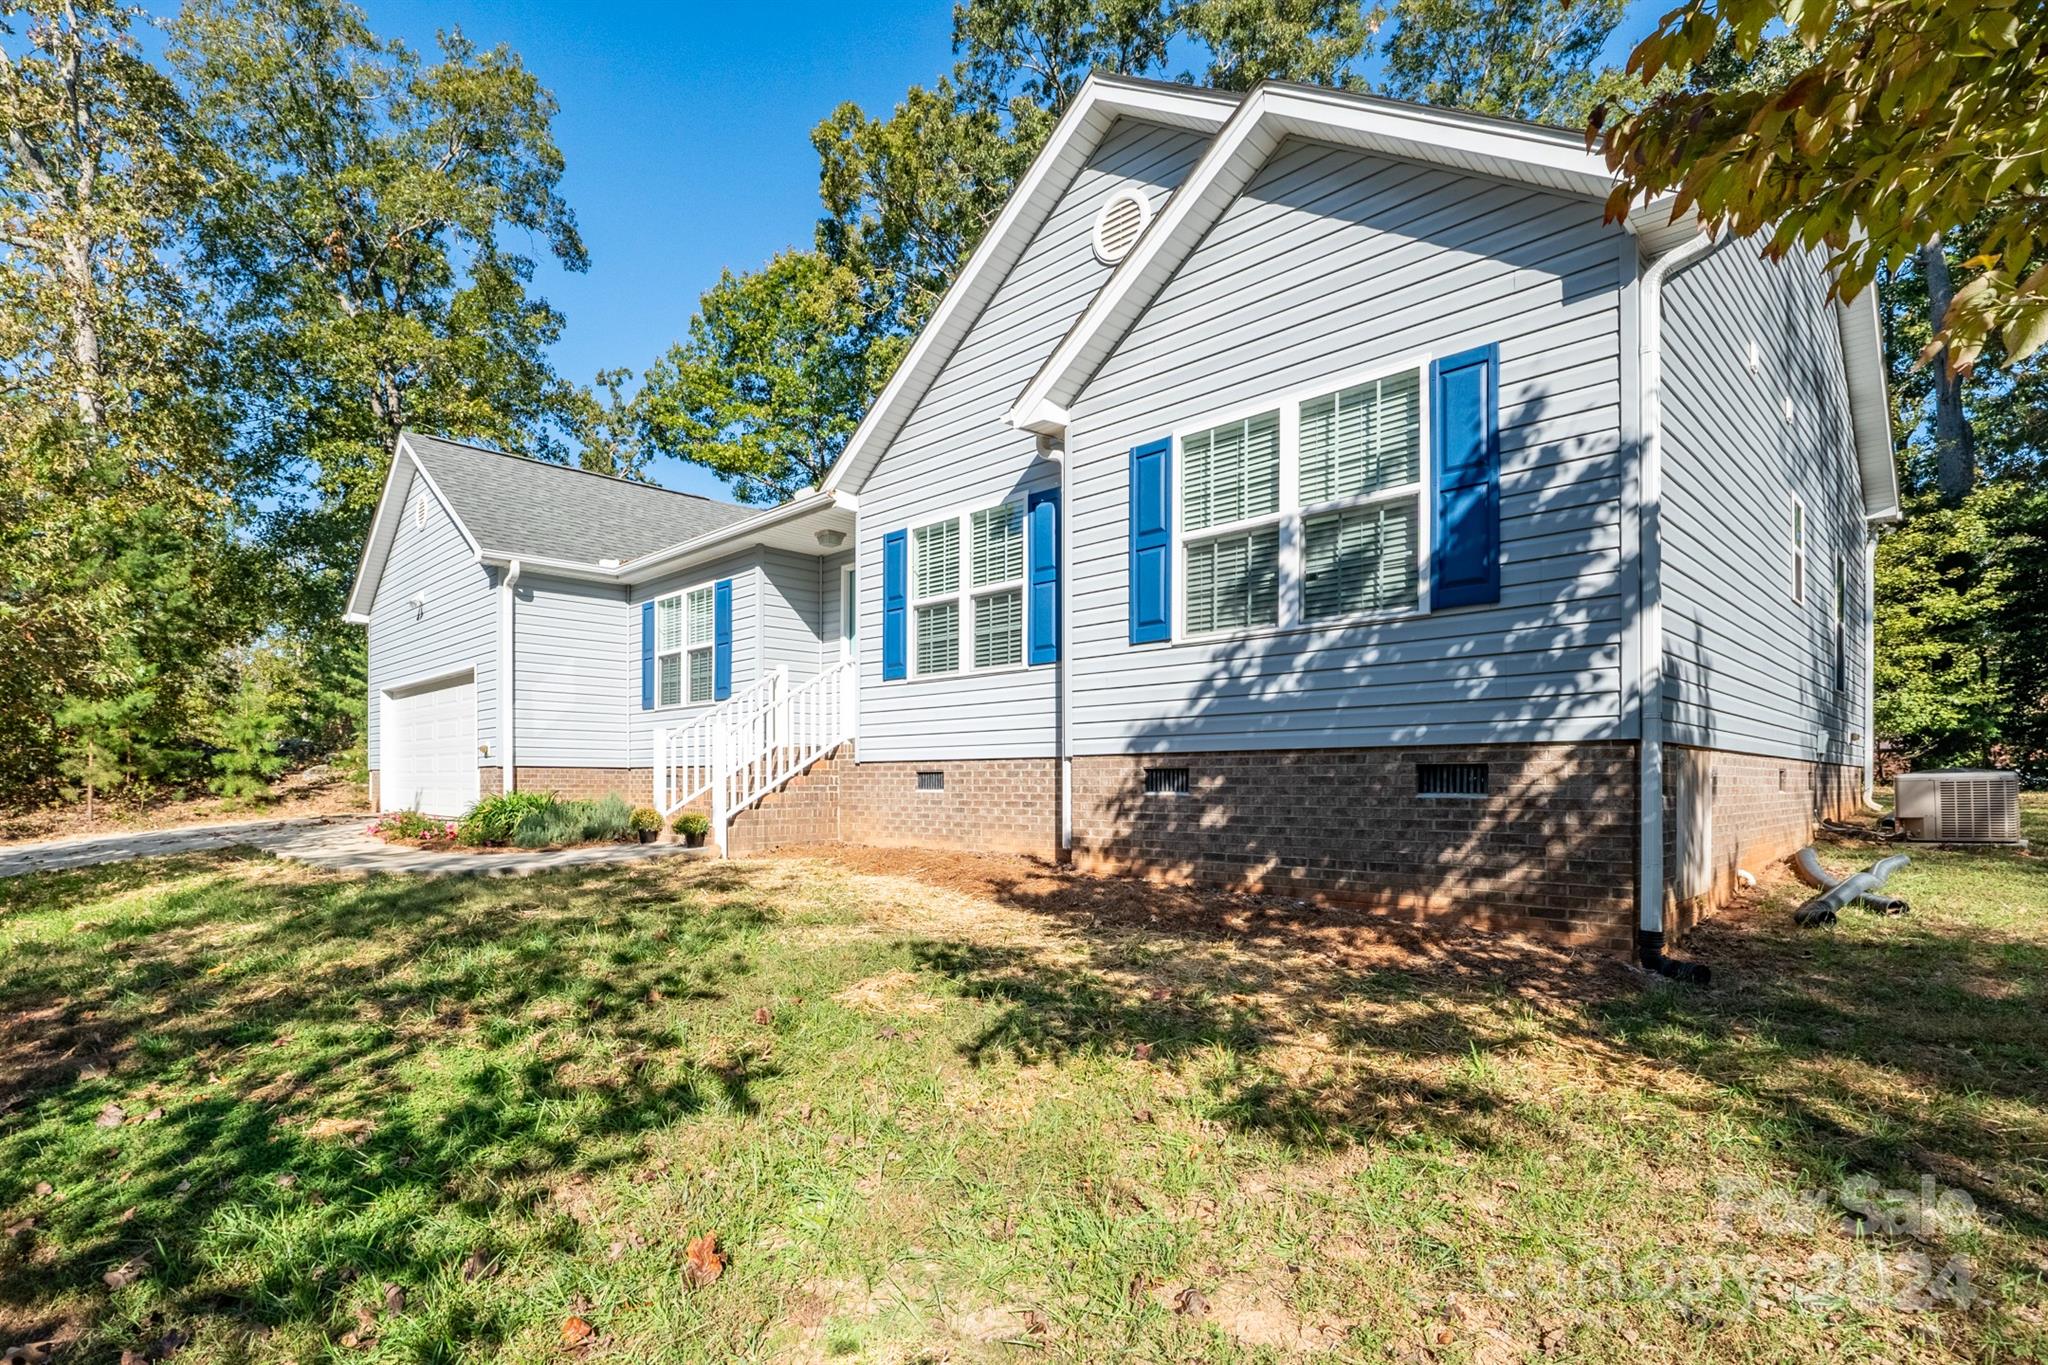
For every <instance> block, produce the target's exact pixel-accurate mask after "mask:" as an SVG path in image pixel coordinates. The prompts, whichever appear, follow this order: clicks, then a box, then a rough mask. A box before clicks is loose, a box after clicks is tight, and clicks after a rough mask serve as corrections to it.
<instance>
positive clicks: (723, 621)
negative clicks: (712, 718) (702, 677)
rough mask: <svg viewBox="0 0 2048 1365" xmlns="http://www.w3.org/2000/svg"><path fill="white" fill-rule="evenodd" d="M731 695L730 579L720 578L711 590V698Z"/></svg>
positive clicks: (717, 699)
mask: <svg viewBox="0 0 2048 1365" xmlns="http://www.w3.org/2000/svg"><path fill="white" fill-rule="evenodd" d="M731 695H732V580H731V579H730V578H721V579H719V580H718V584H717V586H715V587H714V588H712V590H711V699H712V700H713V701H724V700H725V699H726V698H727V697H729V696H731Z"/></svg>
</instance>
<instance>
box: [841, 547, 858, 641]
mask: <svg viewBox="0 0 2048 1365" xmlns="http://www.w3.org/2000/svg"><path fill="white" fill-rule="evenodd" d="M857 569H858V566H857V565H853V564H845V565H841V566H840V569H839V657H840V658H842V659H851V658H853V657H854V656H855V655H857V654H858V653H859V652H860V595H859V593H858V591H857V587H858V584H859V583H860V575H859V573H858V571H857Z"/></svg>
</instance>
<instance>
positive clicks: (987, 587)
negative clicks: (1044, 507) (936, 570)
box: [895, 492, 1032, 682]
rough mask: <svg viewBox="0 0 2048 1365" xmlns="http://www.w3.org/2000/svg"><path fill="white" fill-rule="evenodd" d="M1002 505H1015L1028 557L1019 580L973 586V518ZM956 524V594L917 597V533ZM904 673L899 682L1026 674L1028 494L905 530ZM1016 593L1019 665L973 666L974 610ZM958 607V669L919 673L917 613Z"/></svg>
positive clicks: (1028, 634) (1028, 655)
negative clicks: (990, 600) (994, 598)
mask: <svg viewBox="0 0 2048 1365" xmlns="http://www.w3.org/2000/svg"><path fill="white" fill-rule="evenodd" d="M999 507H1015V508H1016V509H1017V511H1018V517H1019V520H1020V521H1021V522H1022V524H1023V537H1024V555H1023V563H1022V565H1021V567H1020V570H1019V572H1018V575H1017V577H1015V578H1013V579H1005V580H1004V581H1002V582H1000V583H984V584H983V585H982V586H980V587H978V588H977V587H974V586H973V582H974V567H973V566H974V514H975V513H976V512H992V511H994V510H995V509H997V508H999ZM949 521H950V522H952V523H953V524H954V527H955V528H956V538H957V539H958V541H959V549H960V565H959V576H958V580H957V582H956V583H955V590H954V591H952V592H949V593H940V594H939V595H938V596H936V597H919V596H918V595H917V533H918V532H919V531H923V530H928V529H930V528H931V527H934V526H943V525H944V524H945V523H947V522H949ZM903 538H904V547H903V552H904V565H903V569H904V579H905V580H906V581H905V582H904V585H903V586H904V594H903V600H904V610H905V615H906V618H907V619H906V620H905V621H904V628H903V636H904V660H903V662H904V669H903V677H902V678H900V679H896V680H895V681H898V682H934V681H937V680H939V679H941V678H957V677H960V676H962V675H963V674H969V673H971V674H974V675H975V676H977V677H983V678H986V677H991V676H993V675H996V674H1000V673H1022V672H1024V671H1025V670H1026V669H1028V668H1030V667H1031V666H1032V664H1031V592H1030V583H1031V498H1030V494H1029V493H1028V492H1019V493H1017V494H1015V495H1014V496H1011V497H1004V498H998V499H996V500H994V501H993V502H976V503H973V504H971V505H969V506H966V507H962V508H958V509H956V510H954V511H950V512H946V513H943V514H941V515H939V516H935V517H921V518H919V519H918V520H916V521H913V522H911V523H910V524H909V525H908V526H907V527H905V528H904V537H903ZM1013 591H1014V592H1016V593H1017V594H1018V599H1019V607H1020V610H1019V612H1018V626H1019V629H1020V630H1021V631H1022V639H1021V641H1020V646H1019V648H1018V651H1017V662H1016V663H1013V664H996V665H993V666H992V667H988V668H976V667H975V666H974V606H975V603H976V602H977V601H978V600H979V599H981V598H984V597H992V596H994V595H995V594H997V593H1003V592H1013ZM947 602H952V603H955V604H956V605H957V607H958V609H959V617H958V622H959V624H958V626H957V628H956V631H955V635H956V637H957V638H956V639H955V642H954V643H955V645H956V647H957V649H958V651H959V652H958V655H957V657H956V658H955V660H954V663H955V665H956V666H955V667H954V668H952V669H951V670H949V671H948V672H945V673H920V672H918V671H917V660H918V652H917V611H918V608H919V607H935V606H943V605H945V604H946V603H947Z"/></svg>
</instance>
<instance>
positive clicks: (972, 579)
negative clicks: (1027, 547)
mask: <svg viewBox="0 0 2048 1365" xmlns="http://www.w3.org/2000/svg"><path fill="white" fill-rule="evenodd" d="M967 565H968V581H969V584H970V586H971V592H972V595H973V599H974V666H975V667H976V668H1011V667H1014V666H1016V665H1017V664H1021V663H1023V662H1024V504H1023V503H1020V502H1006V503H1004V504H1003V505H1002V506H1000V507H988V508H984V509H983V510H981V511H979V512H973V513H970V514H969V515H968V518H967Z"/></svg>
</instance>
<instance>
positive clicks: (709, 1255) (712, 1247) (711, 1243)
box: [683, 1232, 725, 1284]
mask: <svg viewBox="0 0 2048 1365" xmlns="http://www.w3.org/2000/svg"><path fill="white" fill-rule="evenodd" d="M683 1256H684V1258H685V1259H686V1260H688V1261H689V1263H690V1278H691V1279H692V1280H695V1281H696V1282H697V1283H698V1284H710V1283H711V1282H712V1281H713V1280H715V1279H717V1278H718V1277H719V1275H720V1274H722V1273H723V1272H724V1270H725V1253H724V1252H722V1251H720V1250H719V1249H718V1234H717V1233H715V1232H707V1233H705V1234H704V1235H703V1236H702V1237H696V1238H692V1239H691V1241H690V1244H689V1245H688V1246H686V1247H684V1248H683Z"/></svg>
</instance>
